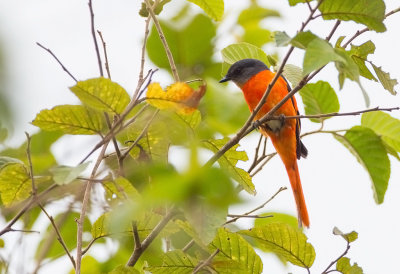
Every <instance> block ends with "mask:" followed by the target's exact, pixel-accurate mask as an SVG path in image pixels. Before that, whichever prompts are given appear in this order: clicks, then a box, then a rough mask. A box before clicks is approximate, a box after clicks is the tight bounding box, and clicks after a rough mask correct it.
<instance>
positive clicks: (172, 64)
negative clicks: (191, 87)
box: [144, 0, 180, 82]
mask: <svg viewBox="0 0 400 274" xmlns="http://www.w3.org/2000/svg"><path fill="white" fill-rule="evenodd" d="M144 2H145V3H146V6H147V11H148V12H149V14H150V16H151V18H152V19H153V22H154V25H155V26H156V29H157V32H158V35H159V36H160V39H161V42H162V44H163V46H164V49H165V53H166V54H167V58H168V62H169V65H170V67H171V71H172V75H173V76H174V80H175V82H179V81H180V80H179V75H178V70H177V69H176V66H175V62H174V57H173V56H172V53H171V50H170V49H169V46H168V43H167V40H166V39H165V35H164V32H163V30H162V28H161V25H160V22H159V21H158V19H157V17H156V15H155V14H154V11H153V7H152V6H151V5H150V2H149V0H144ZM157 2H158V1H155V4H156V3H157Z"/></svg>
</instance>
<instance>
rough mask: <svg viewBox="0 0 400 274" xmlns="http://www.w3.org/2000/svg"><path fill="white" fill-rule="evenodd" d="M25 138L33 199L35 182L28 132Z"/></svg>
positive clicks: (35, 190) (35, 191)
mask: <svg viewBox="0 0 400 274" xmlns="http://www.w3.org/2000/svg"><path fill="white" fill-rule="evenodd" d="M25 135H26V139H27V147H26V157H27V158H28V164H29V177H31V182H32V196H33V198H34V199H35V198H36V193H37V189H36V184H35V177H34V176H33V165H32V158H31V140H32V138H31V136H30V135H29V134H28V132H25Z"/></svg>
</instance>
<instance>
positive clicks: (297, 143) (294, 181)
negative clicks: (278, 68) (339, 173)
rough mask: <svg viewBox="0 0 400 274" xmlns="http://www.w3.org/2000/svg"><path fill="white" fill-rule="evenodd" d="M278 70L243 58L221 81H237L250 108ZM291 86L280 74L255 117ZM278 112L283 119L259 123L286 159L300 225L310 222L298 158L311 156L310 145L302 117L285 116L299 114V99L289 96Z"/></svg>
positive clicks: (260, 115) (284, 160) (262, 131)
mask: <svg viewBox="0 0 400 274" xmlns="http://www.w3.org/2000/svg"><path fill="white" fill-rule="evenodd" d="M274 76H275V73H274V72H271V71H270V70H269V69H268V67H267V66H266V65H265V64H264V63H263V62H261V61H259V60H256V59H243V60H240V61H237V62H236V63H234V64H233V65H232V66H231V67H230V68H229V70H228V73H227V74H226V75H225V77H224V78H223V79H222V80H221V81H220V83H223V82H227V81H233V82H234V83H235V84H236V85H237V86H238V87H239V88H240V89H241V90H242V91H243V94H244V98H245V100H246V102H247V105H248V106H249V108H250V111H252V112H253V110H254V109H255V108H256V107H257V105H258V103H259V102H260V100H261V98H262V97H263V95H264V93H265V92H266V91H267V89H268V85H269V83H271V81H272V79H273V78H274ZM290 90H291V89H290V86H289V84H288V82H287V81H286V79H285V78H283V77H281V76H280V77H279V78H278V79H277V81H276V82H275V84H274V85H273V87H272V89H271V92H270V94H269V95H268V98H267V99H266V102H265V103H264V104H263V106H262V107H261V109H260V111H259V112H258V113H257V114H256V115H255V117H254V120H255V121H256V120H259V119H261V118H262V117H263V116H265V115H266V114H267V113H268V112H269V111H270V110H271V109H272V108H273V107H274V106H275V105H277V104H278V103H279V102H280V101H281V100H282V99H283V98H284V97H285V96H286V95H287V94H288V93H289V92H290ZM274 115H278V116H281V117H282V118H281V119H277V120H269V121H267V122H266V123H263V124H261V125H259V129H260V132H261V133H262V134H263V135H264V136H265V137H269V138H270V139H271V141H272V144H273V145H274V147H275V149H276V151H277V152H278V154H279V156H280V157H281V159H282V162H283V164H284V165H285V167H286V171H287V173H288V176H289V181H290V184H291V186H292V190H293V194H294V198H295V201H296V206H297V212H298V219H299V225H300V226H301V225H302V224H303V225H304V226H306V227H309V226H310V220H309V217H308V212H307V207H306V203H305V199H304V194H303V189H302V186H301V181H300V175H299V169H298V166H297V159H300V157H304V158H305V157H306V156H307V149H306V147H305V146H304V144H303V143H302V142H301V140H300V119H285V118H284V117H285V116H295V115H299V111H298V108H297V103H296V99H295V98H294V97H291V98H290V99H289V100H287V101H286V102H285V103H284V104H283V105H282V106H281V107H280V108H279V109H278V110H277V111H276V112H275V113H274Z"/></svg>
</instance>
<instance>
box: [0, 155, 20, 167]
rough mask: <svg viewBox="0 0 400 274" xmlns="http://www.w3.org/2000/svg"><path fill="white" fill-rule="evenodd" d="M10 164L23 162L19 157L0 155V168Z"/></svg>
mask: <svg viewBox="0 0 400 274" xmlns="http://www.w3.org/2000/svg"><path fill="white" fill-rule="evenodd" d="M10 164H23V162H22V161H21V160H19V159H15V158H11V157H7V156H0V170H1V169H2V168H3V167H5V166H7V165H10Z"/></svg>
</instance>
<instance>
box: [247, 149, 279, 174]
mask: <svg viewBox="0 0 400 274" xmlns="http://www.w3.org/2000/svg"><path fill="white" fill-rule="evenodd" d="M276 154H277V153H276V152H273V153H270V154H268V155H267V157H266V158H265V160H264V161H263V162H261V163H259V164H258V168H257V169H256V170H255V171H254V172H253V173H251V174H250V177H254V176H255V175H256V174H257V173H258V172H260V171H261V170H262V168H263V167H264V166H265V165H266V164H267V163H268V162H269V161H270V160H271V159H272V158H273V157H275V155H276Z"/></svg>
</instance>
